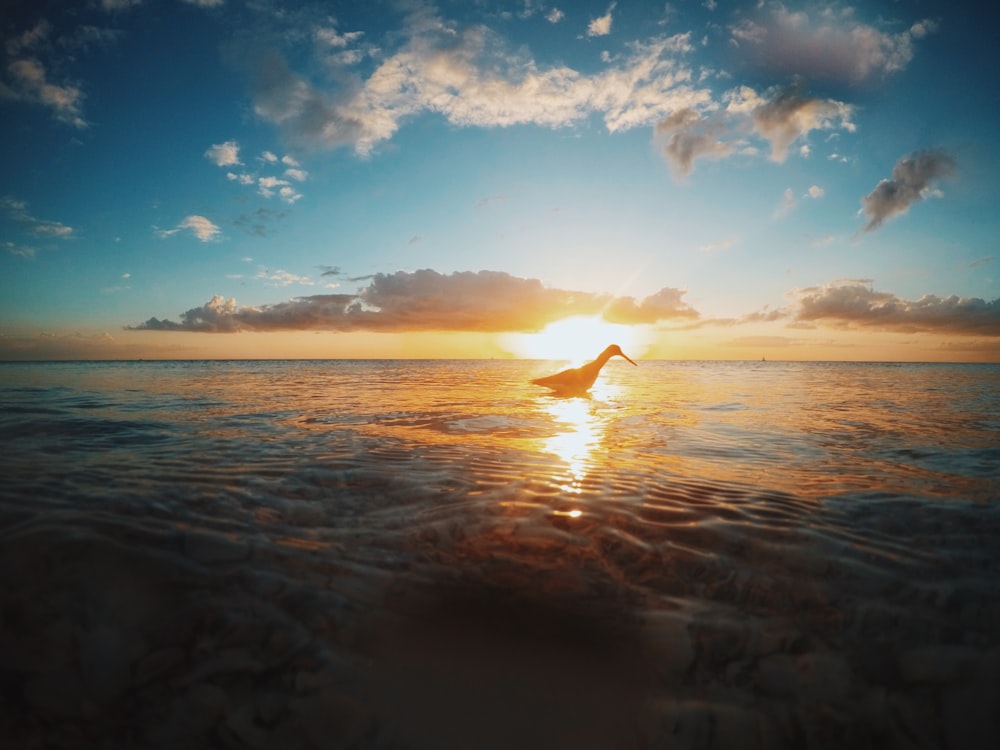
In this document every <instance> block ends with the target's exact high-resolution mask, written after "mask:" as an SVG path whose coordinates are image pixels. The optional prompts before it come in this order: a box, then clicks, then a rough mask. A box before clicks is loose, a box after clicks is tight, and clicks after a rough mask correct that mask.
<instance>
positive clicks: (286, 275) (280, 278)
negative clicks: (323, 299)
mask: <svg viewBox="0 0 1000 750" xmlns="http://www.w3.org/2000/svg"><path fill="white" fill-rule="evenodd" d="M257 278H258V279H262V280H264V281H270V282H272V283H273V284H274V285H275V286H291V285H292V284H300V285H302V286H313V280H312V279H310V278H309V277H308V276H299V275H298V274H294V273H290V272H289V271H284V270H282V269H280V268H279V269H278V270H276V271H270V270H268V269H261V270H260V271H258V272H257Z"/></svg>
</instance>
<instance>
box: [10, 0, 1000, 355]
mask: <svg viewBox="0 0 1000 750" xmlns="http://www.w3.org/2000/svg"><path fill="white" fill-rule="evenodd" d="M995 27H996V19H994V18H992V17H991V16H990V11H989V9H988V4H987V3H982V2H979V0H975V2H971V1H969V0H959V2H954V1H952V0H880V1H878V2H864V3H860V2H856V3H822V2H821V3H813V2H805V3H796V2H787V3H779V2H770V1H766V0H763V1H758V0H739V1H733V2H729V1H727V0H703V1H700V0H699V1H696V2H682V1H681V0H674V1H673V2H669V3H665V2H630V1H629V0H618V1H617V2H586V1H579V2H578V1H574V2H573V3H569V2H567V1H566V0H557V1H555V2H547V1H546V0H509V1H507V2H503V1H500V0H463V1H462V2H457V1H450V0H438V1H437V2H422V1H420V0H399V1H389V2H379V1H378V0H373V1H371V2H365V3H357V2H316V3H294V2H292V3H290V2H277V0H80V1H79V2H46V1H44V0H43V1H39V0H27V1H25V0H14V1H13V2H7V3H5V4H4V9H3V10H0V34H2V35H3V37H2V40H0V42H2V45H3V46H2V54H3V56H4V57H3V65H2V69H0V149H2V152H0V158H2V164H3V169H2V170H0V359H4V360H16V359H132V358H151V359H156V358H167V359H172V358H177V359H192V358H194V359H198V358H230V357H232V358H244V357H250V358H284V357H309V358H312V357H316V358H326V357H511V356H513V357H540V358H567V359H574V358H578V359H586V358H590V357H593V356H595V355H596V354H597V353H598V352H599V351H600V350H601V349H603V348H604V346H605V345H606V344H608V343H612V342H616V343H619V344H621V345H622V347H623V349H625V351H626V353H628V354H629V355H630V356H632V357H634V358H641V357H645V358H665V359H674V358H676V359H752V360H753V359H760V358H762V357H766V358H767V359H769V360H779V359H786V360H817V359H818V360H862V361H864V360H898V361H991V362H1000V252H998V248H997V239H996V238H997V236H998V235H1000V215H998V211H997V210H996V199H997V196H998V195H1000V159H998V148H997V141H998V135H1000V127H998V125H997V116H996V115H997V112H996V96H997V91H1000V72H998V71H1000V65H997V64H996V62H997V61H996V52H995V44H994V41H993V37H994V33H995V32H994V29H995Z"/></svg>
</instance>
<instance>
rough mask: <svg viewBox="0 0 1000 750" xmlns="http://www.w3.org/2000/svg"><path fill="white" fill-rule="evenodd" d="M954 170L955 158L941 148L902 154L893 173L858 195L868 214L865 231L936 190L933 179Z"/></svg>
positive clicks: (946, 175) (900, 212)
mask: <svg viewBox="0 0 1000 750" xmlns="http://www.w3.org/2000/svg"><path fill="white" fill-rule="evenodd" d="M954 171H955V159H954V158H953V157H952V156H951V155H950V154H948V153H947V152H945V151H944V150H941V149H927V150H925V151H917V152H916V153H913V154H910V155H909V156H904V157H903V158H901V159H900V160H899V161H898V162H896V166H894V167H893V168H892V177H891V178H890V179H888V180H882V181H881V182H879V184H878V185H876V186H875V189H874V190H872V191H871V192H870V193H869V194H868V195H866V196H865V197H864V198H862V199H861V206H862V208H861V210H862V212H863V213H864V214H865V215H866V216H868V223H867V224H865V226H864V231H866V232H870V231H871V230H873V229H877V228H878V227H879V226H881V225H882V222H884V221H885V220H886V219H889V218H891V217H893V216H895V215H896V214H903V213H906V211H907V209H908V208H909V207H910V206H911V205H913V204H914V203H917V202H918V201H921V200H923V199H924V198H926V197H927V196H928V195H933V194H935V191H934V190H933V188H932V185H933V183H934V182H936V181H937V180H939V179H940V178H942V177H948V176H950V175H951V174H952V173H954Z"/></svg>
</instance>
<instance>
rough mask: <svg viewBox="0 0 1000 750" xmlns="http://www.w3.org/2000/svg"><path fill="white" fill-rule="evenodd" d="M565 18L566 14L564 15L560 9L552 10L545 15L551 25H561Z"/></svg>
mask: <svg viewBox="0 0 1000 750" xmlns="http://www.w3.org/2000/svg"><path fill="white" fill-rule="evenodd" d="M565 17H566V14H565V13H563V12H562V11H561V10H559V8H553V9H552V10H550V11H549V12H548V13H546V14H545V20H546V21H548V22H549V23H559V22H560V21H561V20H563V19H564V18H565Z"/></svg>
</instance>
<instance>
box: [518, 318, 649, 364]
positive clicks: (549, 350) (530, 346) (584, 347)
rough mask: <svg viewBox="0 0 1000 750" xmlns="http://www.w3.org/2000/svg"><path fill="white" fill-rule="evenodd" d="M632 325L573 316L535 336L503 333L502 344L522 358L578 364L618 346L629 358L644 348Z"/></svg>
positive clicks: (551, 325) (549, 326) (638, 334)
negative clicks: (607, 347) (613, 346)
mask: <svg viewBox="0 0 1000 750" xmlns="http://www.w3.org/2000/svg"><path fill="white" fill-rule="evenodd" d="M642 338H643V337H642V335H641V333H639V329H638V328H636V327H635V326H626V325H620V324H617V323H609V322H608V321H606V320H604V319H603V318H601V317H598V316H575V317H572V318H563V319H562V320H557V321H556V322H554V323H549V324H548V325H547V326H545V328H543V329H542V330H541V331H539V332H538V333H512V334H506V335H505V336H504V337H503V339H502V341H501V345H502V346H503V347H504V348H506V349H509V350H510V352H511V353H512V354H514V355H515V356H517V357H523V358H525V359H557V360H568V361H569V362H571V363H572V364H574V365H579V364H582V363H584V362H587V361H589V360H592V359H593V358H594V357H596V356H597V355H598V354H599V353H600V351H601V350H602V349H603V348H604V347H605V346H607V345H608V344H618V345H619V346H620V347H621V348H622V349H624V350H625V352H626V353H628V354H629V355H630V356H631V355H632V352H633V351H634V352H635V353H636V354H637V355H639V356H641V355H642V353H643V351H642V350H644V349H645V344H644V343H643V341H642Z"/></svg>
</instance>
